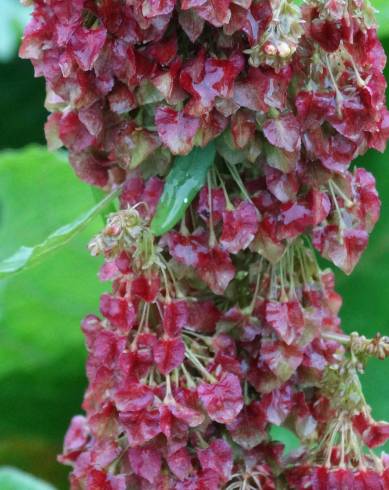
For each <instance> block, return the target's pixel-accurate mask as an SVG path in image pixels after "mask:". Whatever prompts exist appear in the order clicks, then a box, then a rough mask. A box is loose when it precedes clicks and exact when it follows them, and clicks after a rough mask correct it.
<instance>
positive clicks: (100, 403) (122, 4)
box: [21, 0, 389, 490]
mask: <svg viewBox="0 0 389 490" xmlns="http://www.w3.org/2000/svg"><path fill="white" fill-rule="evenodd" d="M32 3H33V4H34V7H35V10H34V13H33V17H32V20H31V22H30V24H29V26H28V27H27V30H26V33H25V36H24V40H23V44H22V47H21V55H22V56H24V57H28V58H30V59H31V60H32V62H33V64H34V67H35V71H36V74H37V75H38V76H40V75H43V76H44V77H45V79H46V83H47V99H46V107H47V108H48V109H49V110H50V111H51V112H52V114H51V115H50V116H49V119H48V122H47V124H46V135H47V139H48V142H49V145H50V147H51V148H53V149H55V148H59V147H61V146H65V147H66V148H67V149H68V150H69V158H70V162H71V164H72V165H73V167H74V169H75V172H76V173H77V175H78V176H79V177H80V178H82V179H84V180H85V181H87V182H89V183H90V184H93V185H97V186H100V187H103V188H104V189H112V188H113V189H115V188H116V187H118V186H119V185H120V186H122V187H121V195H120V209H119V210H117V212H115V213H113V214H111V215H109V216H108V218H107V225H106V227H105V228H104V230H103V231H102V232H101V233H100V234H99V235H98V236H96V237H95V238H94V239H93V240H92V241H91V243H90V251H91V253H92V255H100V256H102V257H103V258H104V264H103V266H102V268H101V271H100V279H101V280H103V281H110V282H112V289H111V291H110V292H109V293H105V294H103V295H102V297H101V299H100V313H101V316H100V317H97V316H94V315H90V316H88V317H86V319H85V320H84V322H83V324H82V328H83V331H84V333H85V336H86V342H87V348H88V362H87V376H88V380H89V386H88V389H87V392H86V394H85V399H84V403H83V409H84V410H85V413H86V415H85V416H78V417H75V418H74V419H73V421H72V424H71V426H70V429H69V431H68V433H67V435H66V438H65V447H64V452H63V454H62V455H61V456H60V460H61V461H62V462H64V463H66V464H70V465H71V466H72V467H73V471H72V473H71V477H70V479H71V488H72V489H73V490H78V489H80V490H81V489H82V490H84V489H87V490H105V489H107V490H125V489H138V488H139V489H141V490H147V489H150V490H151V489H176V490H189V489H193V490H195V489H196V490H201V489H207V490H213V489H215V490H216V489H221V488H225V489H228V490H234V489H242V490H248V489H275V488H291V489H309V488H312V489H314V488H322V489H327V488H328V489H330V488H331V489H335V488H339V489H345V488H350V489H351V488H377V489H379V488H383V489H384V488H388V487H389V470H388V469H386V468H387V466H388V461H387V458H386V457H382V458H378V457H377V456H376V455H375V454H374V453H373V452H371V450H370V449H371V448H374V447H377V446H379V445H382V444H383V443H384V442H385V441H386V440H387V439H388V438H389V425H388V424H386V423H384V422H376V421H374V420H373V418H372V416H371V414H370V409H369V407H368V405H367V403H366V401H365V398H364V396H363V394H362V391H361V385H360V383H359V378H358V373H359V372H361V370H362V368H363V365H364V363H365V362H366V360H367V358H368V357H369V356H374V357H377V358H382V359H383V358H385V357H386V355H387V353H388V350H389V346H388V339H386V338H381V337H379V336H377V337H376V338H374V339H371V340H367V339H365V338H364V337H362V336H359V335H358V334H352V335H351V336H347V335H345V334H344V333H343V332H342V330H341V328H340V320H339V317H338V312H339V309H340V307H341V298H340V297H339V295H338V294H337V293H336V292H335V290H334V276H333V273H332V272H331V271H330V270H321V268H320V266H319V264H318V261H317V259H316V252H319V254H321V255H322V256H323V257H325V258H326V259H328V260H330V261H331V262H332V263H333V264H334V265H336V266H337V267H339V268H341V269H342V270H343V271H345V272H346V273H348V274H349V273H351V272H352V270H353V268H354V267H355V265H356V264H357V262H358V260H359V258H360V256H361V254H362V252H363V251H364V249H365V248H366V246H367V243H368V236H369V233H370V232H371V230H372V229H373V227H374V225H375V223H376V221H377V219H378V217H379V212H380V200H379V197H378V194H377V191H376V188H375V181H374V177H373V176H372V175H371V174H370V173H369V172H368V171H366V170H364V169H362V168H356V167H353V168H352V169H350V164H351V163H352V161H353V160H354V159H355V158H356V157H357V156H360V155H363V154H364V153H365V152H366V151H367V150H368V149H369V148H375V149H377V150H380V151H383V150H384V148H385V144H386V141H387V139H388V138H389V113H388V111H387V109H386V107H385V89H386V83H385V79H384V77H383V74H382V72H383V68H384V65H385V62H386V58H385V54H384V51H383V49H382V46H381V44H380V42H379V40H378V37H377V31H376V26H375V21H374V10H373V8H372V6H371V5H370V3H369V1H368V0H347V1H346V0H336V1H335V0H306V1H305V3H303V5H302V7H301V8H300V7H299V6H298V5H296V4H295V3H294V2H293V1H292V0H254V1H251V0H243V1H242V0H236V1H233V2H230V1H225V0H216V1H214V0H212V1H211V0H200V1H198V0H183V1H182V2H179V3H176V2H175V1H173V0H157V1H155V0H134V1H125V0H34V1H33V2H32ZM272 425H276V426H281V425H282V426H285V427H287V428H288V429H289V430H292V431H293V432H294V433H295V434H296V435H297V436H298V438H299V439H300V440H301V449H300V451H298V452H297V453H295V454H293V455H290V456H287V455H285V454H284V453H283V446H282V444H280V443H278V442H277V441H274V440H272V437H271V432H270V428H271V426H272ZM366 448H367V449H366ZM353 485H355V487H354V486H353Z"/></svg>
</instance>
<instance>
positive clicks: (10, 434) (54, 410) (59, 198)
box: [0, 0, 389, 489]
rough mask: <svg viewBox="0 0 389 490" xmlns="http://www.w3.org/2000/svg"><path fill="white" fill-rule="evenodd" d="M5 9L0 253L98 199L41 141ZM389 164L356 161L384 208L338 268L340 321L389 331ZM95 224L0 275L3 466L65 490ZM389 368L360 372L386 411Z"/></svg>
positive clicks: (40, 116) (36, 93)
mask: <svg viewBox="0 0 389 490" xmlns="http://www.w3.org/2000/svg"><path fill="white" fill-rule="evenodd" d="M373 4H374V5H375V6H376V7H377V8H381V12H380V14H379V19H380V22H381V28H380V34H381V38H382V40H383V43H384V45H385V49H386V51H387V53H389V5H388V3H387V0H380V1H375V2H373ZM385 4H386V5H385ZM1 8H2V16H1V17H0V114H1V117H0V150H1V152H0V244H1V246H0V259H2V258H4V257H6V256H8V255H10V254H11V253H12V252H13V251H14V250H15V249H16V248H18V247H19V246H21V245H33V244H35V243H38V242H39V241H41V240H43V239H44V238H46V237H47V235H48V234H49V233H50V232H52V231H53V230H55V229H56V228H57V227H59V226H61V225H62V224H65V223H68V222H70V221H72V220H73V219H75V218H76V217H78V216H79V215H80V214H81V213H82V212H83V211H86V210H88V209H89V208H90V207H91V206H92V205H93V204H94V198H93V196H92V193H91V190H90V189H89V188H88V187H87V186H86V185H84V184H83V183H80V182H79V181H78V179H77V178H76V177H75V176H74V175H73V172H72V170H71V168H70V167H69V166H68V164H67V163H66V159H65V157H64V156H62V155H53V154H49V153H48V152H47V151H46V150H45V148H44V146H39V145H44V144H45V142H44V136H43V124H44V121H45V118H46V113H45V110H44V109H43V101H44V83H43V81H42V80H41V79H38V80H36V79H34V78H33V71H32V68H31V66H30V64H29V63H28V62H27V61H21V60H18V59H17V56H16V51H17V45H18V39H19V38H20V33H21V30H22V26H23V24H24V22H25V20H26V18H27V17H28V11H26V9H23V8H22V7H20V5H19V4H18V2H17V0H1ZM386 74H387V77H388V79H389V71H387V73H386ZM26 145H27V147H26ZM22 148H23V149H22ZM388 163H389V151H387V152H386V154H384V155H381V154H378V153H377V152H373V151H372V152H370V153H369V154H368V155H366V156H365V157H364V158H362V159H361V162H359V164H360V165H364V166H365V167H367V168H368V169H369V170H370V171H371V172H373V173H374V175H375V176H376V178H377V183H378V189H379V191H380V194H381V197H382V201H383V208H382V217H381V220H380V222H379V223H378V225H377V226H376V228H375V231H374V232H373V234H372V237H371V240H370V245H369V248H368V250H367V252H366V253H365V254H364V256H363V258H362V260H361V262H360V264H359V265H358V267H357V268H356V270H355V271H354V273H353V275H352V276H351V277H349V278H347V277H346V276H344V275H343V274H342V273H339V272H338V273H337V285H338V290H339V291H340V293H341V294H342V295H343V297H344V306H343V308H342V318H343V321H344V328H345V329H346V330H347V331H352V330H359V331H360V332H361V333H364V334H365V335H374V334H375V332H376V331H380V332H381V333H383V334H389V165H388ZM99 226H101V222H99V219H96V220H95V222H94V223H93V224H92V225H90V226H89V227H88V229H87V230H85V231H84V232H83V233H82V234H81V235H80V236H79V237H78V238H76V239H75V240H74V241H73V242H71V243H70V244H69V245H68V246H66V247H65V248H64V249H62V250H61V251H60V252H58V253H57V254H55V255H54V256H52V257H50V258H49V259H48V260H47V261H46V262H44V263H43V264H42V265H40V266H38V267H36V268H35V269H32V270H30V271H27V272H25V273H23V274H20V275H19V276H16V277H15V278H13V279H10V280H7V281H0V386H1V389H0V466H3V465H9V466H15V467H18V468H21V469H23V470H26V471H28V472H30V473H33V474H35V475H37V476H39V477H41V478H43V479H45V480H46V481H48V482H51V483H52V484H54V485H55V486H56V487H57V488H58V489H66V488H68V485H67V480H66V474H67V470H66V468H64V467H62V466H60V465H58V464H57V463H56V454H58V453H59V452H60V451H61V445H62V439H63V435H64V432H65V430H66V428H67V425H68V422H69V420H70V418H71V417H72V416H73V415H75V414H77V413H79V411H80V404H81V400H82V395H83V391H84V389H85V385H86V381H85V376H84V362H85V350H84V343H83V338H82V335H81V332H80V329H79V323H80V320H81V318H82V317H83V316H84V315H85V314H86V313H89V312H94V311H96V307H97V303H98V295H99V292H100V291H101V290H102V286H101V285H99V282H98V281H97V279H96V274H97V271H98V265H99V264H98V261H97V260H96V259H92V258H90V257H89V255H88V253H87V250H86V244H87V242H88V240H89V238H90V237H91V236H92V235H93V234H94V232H95V231H96V230H97V229H98V228H99ZM388 379H389V361H388V362H386V363H379V362H370V364H369V367H368V369H367V373H366V375H365V376H364V378H363V383H364V386H365V391H366V395H367V398H368V400H369V401H370V403H371V405H372V406H373V410H374V415H375V417H376V418H378V419H384V418H389V382H388ZM26 488H27V487H26Z"/></svg>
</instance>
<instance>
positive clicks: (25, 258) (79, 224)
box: [0, 190, 118, 279]
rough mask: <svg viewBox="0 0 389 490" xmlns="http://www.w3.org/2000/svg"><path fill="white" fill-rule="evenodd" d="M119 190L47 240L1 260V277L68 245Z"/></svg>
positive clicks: (24, 267) (31, 264)
mask: <svg viewBox="0 0 389 490" xmlns="http://www.w3.org/2000/svg"><path fill="white" fill-rule="evenodd" d="M117 194H118V190H114V191H112V192H111V193H109V194H107V195H106V196H105V197H104V199H102V200H101V201H100V202H99V203H98V204H96V206H94V207H93V208H92V209H90V210H89V211H87V212H86V213H84V214H83V215H81V216H80V217H79V218H78V219H76V220H75V221H73V222H72V223H70V224H67V225H65V226H61V228H59V229H58V230H56V231H55V232H54V233H52V234H51V235H50V236H49V237H48V238H46V240H45V241H44V242H42V243H40V244H39V245H36V246H35V247H25V246H23V247H21V248H20V249H19V250H18V251H17V252H16V253H15V254H13V255H12V256H11V257H8V258H7V259H5V260H3V261H2V262H0V279H4V278H5V277H7V276H9V275H12V274H16V273H17V272H20V271H22V270H23V269H26V268H30V267H34V266H35V265H37V264H39V262H41V261H42V260H43V259H44V258H45V257H46V256H47V255H49V254H51V253H53V252H55V251H56V250H57V249H58V248H60V247H63V246H64V245H66V244H67V243H68V242H69V241H70V240H72V239H73V238H74V237H75V236H77V235H78V234H79V233H80V232H81V231H83V230H84V229H85V228H86V227H87V226H88V224H89V223H90V222H91V221H92V220H93V219H94V218H95V217H96V216H97V215H98V214H100V213H101V211H102V210H103V209H104V208H105V207H106V206H107V205H108V204H109V203H110V202H111V201H112V200H113V199H114V198H115V197H116V196H117Z"/></svg>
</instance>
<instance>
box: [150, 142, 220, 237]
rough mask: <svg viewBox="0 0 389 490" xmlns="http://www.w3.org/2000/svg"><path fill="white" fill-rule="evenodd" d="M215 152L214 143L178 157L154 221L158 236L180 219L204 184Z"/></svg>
mask: <svg viewBox="0 0 389 490" xmlns="http://www.w3.org/2000/svg"><path fill="white" fill-rule="evenodd" d="M215 155H216V148H215V144H214V143H210V144H209V145H208V146H206V147H205V148H199V147H195V148H194V149H193V150H192V151H191V152H190V153H189V154H188V155H186V156H183V157H177V158H176V159H175V161H174V163H173V167H172V169H171V170H170V172H169V175H168V177H167V179H166V183H165V188H164V191H163V194H162V197H161V200H160V203H159V205H158V207H157V211H156V213H155V216H154V219H153V221H152V222H151V230H152V231H153V233H155V235H163V234H164V233H166V232H168V231H169V230H170V229H172V228H173V226H174V225H176V224H177V223H178V222H179V221H180V219H181V218H182V217H183V215H184V213H185V211H186V209H187V208H188V206H189V205H190V203H191V202H192V201H193V199H194V198H195V197H196V195H197V193H198V192H199V191H200V189H201V188H202V187H203V185H204V183H205V180H206V178H207V173H208V170H209V169H210V167H211V165H212V164H213V162H214V160H215Z"/></svg>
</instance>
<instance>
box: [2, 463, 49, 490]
mask: <svg viewBox="0 0 389 490" xmlns="http://www.w3.org/2000/svg"><path fill="white" fill-rule="evenodd" d="M0 488H1V490H55V489H54V487H53V486H51V485H49V484H48V483H45V482H44V481H42V480H39V479H38V478H35V477H34V476H32V475H29V474H27V473H24V472H23V471H20V470H17V469H16V468H8V467H2V468H0Z"/></svg>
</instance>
